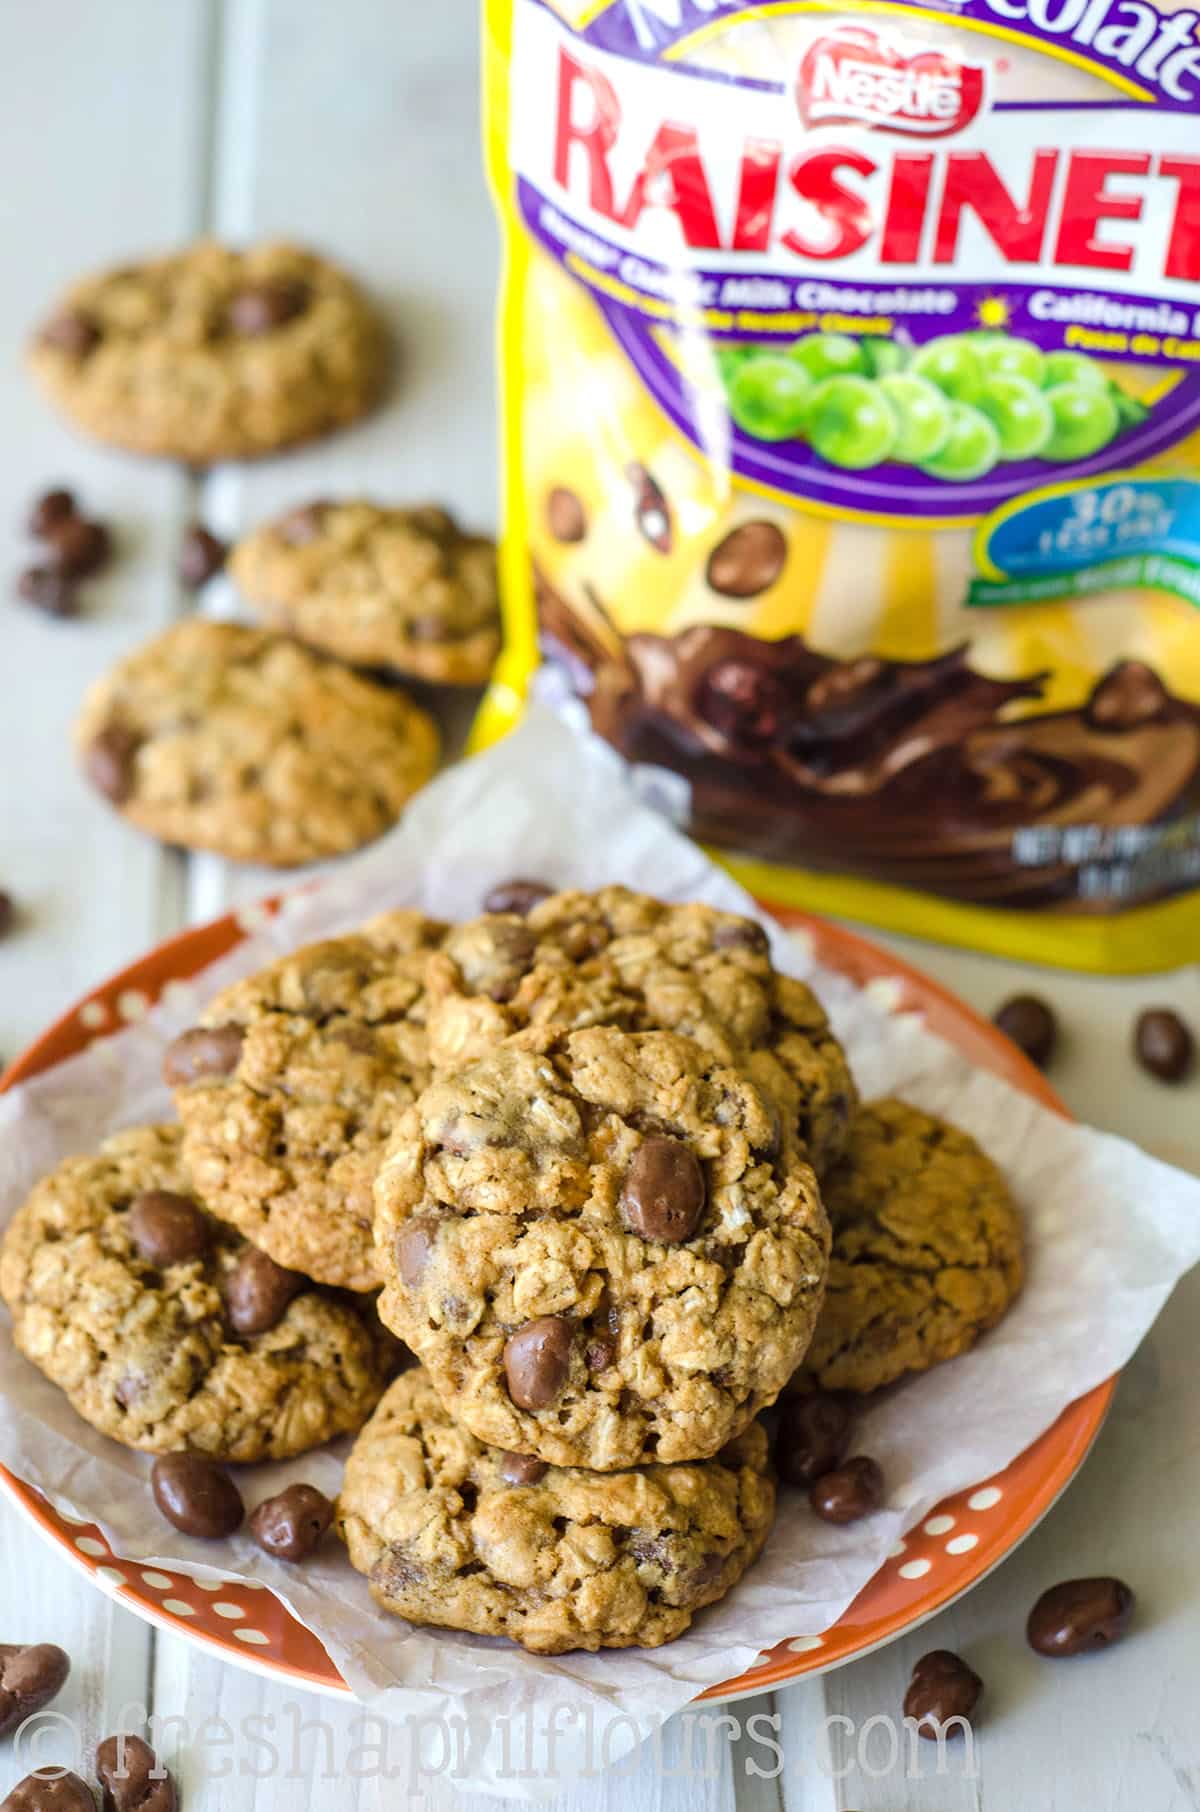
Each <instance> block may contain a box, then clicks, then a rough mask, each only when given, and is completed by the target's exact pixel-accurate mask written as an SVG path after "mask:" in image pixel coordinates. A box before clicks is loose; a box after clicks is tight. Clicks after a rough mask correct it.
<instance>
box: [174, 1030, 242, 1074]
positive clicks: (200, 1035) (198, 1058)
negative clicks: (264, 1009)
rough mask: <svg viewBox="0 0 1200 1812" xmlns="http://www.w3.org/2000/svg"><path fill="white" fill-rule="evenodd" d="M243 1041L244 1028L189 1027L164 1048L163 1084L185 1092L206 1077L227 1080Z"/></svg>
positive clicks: (240, 1052) (239, 1053)
mask: <svg viewBox="0 0 1200 1812" xmlns="http://www.w3.org/2000/svg"><path fill="white" fill-rule="evenodd" d="M245 1039H246V1029H245V1027H244V1026H238V1025H224V1026H193V1028H192V1029H191V1031H190V1032H181V1033H180V1035H179V1037H178V1038H176V1039H175V1040H174V1042H173V1043H172V1044H170V1045H168V1047H167V1054H166V1056H165V1057H164V1058H163V1080H164V1081H165V1082H166V1084H167V1086H168V1087H169V1088H186V1087H187V1086H188V1084H189V1083H192V1082H201V1081H203V1080H204V1079H205V1078H206V1077H209V1076H213V1077H216V1076H231V1075H232V1074H233V1072H234V1070H236V1068H237V1066H238V1060H239V1058H240V1057H241V1054H242V1045H243V1044H244V1043H245Z"/></svg>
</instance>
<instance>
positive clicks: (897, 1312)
mask: <svg viewBox="0 0 1200 1812" xmlns="http://www.w3.org/2000/svg"><path fill="white" fill-rule="evenodd" d="M823 1192H824V1196H825V1206H826V1207H827V1209H828V1210H829V1219H830V1222H831V1224H832V1226H833V1255H832V1257H831V1259H830V1264H829V1283H828V1287H827V1289H826V1293H825V1306H824V1308H823V1309H822V1310H821V1314H820V1318H819V1320H818V1322H817V1331H816V1333H815V1334H814V1335H813V1342H812V1346H811V1347H810V1348H809V1351H808V1354H807V1357H806V1358H805V1361H804V1367H803V1374H802V1375H803V1376H804V1377H806V1378H812V1379H814V1380H815V1381H816V1382H817V1383H819V1384H821V1385H823V1386H824V1387H825V1388H826V1389H828V1390H851V1391H871V1390H878V1389H880V1388H881V1386H883V1385H885V1384H892V1383H894V1382H895V1380H896V1379H897V1378H901V1377H903V1376H904V1375H905V1373H907V1372H921V1371H925V1370H926V1368H927V1367H929V1366H931V1365H936V1364H937V1363H938V1362H939V1361H940V1360H943V1359H953V1358H955V1357H956V1356H957V1355H958V1354H959V1353H965V1352H966V1351H967V1349H968V1348H969V1347H971V1346H973V1345H974V1343H975V1341H976V1340H977V1339H978V1338H979V1336H980V1334H982V1333H984V1332H985V1331H986V1330H987V1329H988V1328H990V1327H994V1326H995V1324H996V1322H998V1321H999V1320H1000V1318H1001V1316H1002V1315H1003V1314H1004V1312H1005V1310H1006V1309H1007V1308H1008V1307H1009V1305H1010V1304H1011V1303H1012V1301H1013V1299H1014V1297H1015V1296H1016V1295H1017V1293H1018V1292H1019V1290H1020V1288H1021V1284H1022V1281H1023V1278H1024V1269H1025V1263H1024V1234H1023V1229H1022V1221H1021V1211H1020V1209H1019V1208H1018V1206H1017V1204H1016V1202H1015V1201H1014V1200H1013V1198H1012V1195H1011V1193H1010V1191H1009V1189H1008V1185H1007V1184H1006V1183H1005V1181H1004V1177H1003V1175H1002V1174H1001V1172H1000V1171H999V1169H998V1168H997V1166H996V1165H995V1164H993V1162H992V1160H991V1159H990V1158H989V1157H988V1156H987V1155H986V1154H985V1153H984V1152H982V1151H981V1150H980V1149H979V1147H978V1145H976V1143H975V1141H974V1139H972V1138H971V1137H970V1135H969V1134H968V1133H965V1132H962V1131H960V1129H959V1128H958V1127H957V1126H951V1125H950V1124H949V1123H948V1122H947V1121H945V1120H939V1119H937V1118H936V1117H935V1116H934V1115H933V1114H926V1113H922V1112H921V1110H920V1109H919V1108H916V1107H909V1106H908V1105H907V1103H906V1102H903V1101H875V1102H872V1103H871V1104H870V1105H869V1106H866V1107H862V1108H860V1109H859V1111H858V1112H857V1113H856V1114H855V1116H854V1118H853V1120H852V1121H851V1123H850V1139H849V1144H848V1146H847V1150H846V1154H845V1156H844V1157H843V1159H842V1161H841V1163H840V1164H839V1165H838V1166H837V1167H836V1169H834V1170H833V1171H832V1172H831V1173H830V1174H829V1176H827V1177H826V1178H825V1181H824V1184H823Z"/></svg>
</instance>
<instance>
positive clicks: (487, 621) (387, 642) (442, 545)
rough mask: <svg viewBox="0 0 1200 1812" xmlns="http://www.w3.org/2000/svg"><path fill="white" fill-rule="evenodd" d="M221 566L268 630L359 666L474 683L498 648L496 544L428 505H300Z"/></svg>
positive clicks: (485, 674)
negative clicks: (225, 566)
mask: <svg viewBox="0 0 1200 1812" xmlns="http://www.w3.org/2000/svg"><path fill="white" fill-rule="evenodd" d="M229 570H230V572H231V573H232V575H233V578H234V580H235V581H236V583H237V584H238V586H239V587H240V588H241V590H242V592H243V593H244V595H245V596H246V598H247V599H248V600H249V602H250V603H251V604H252V605H253V606H254V609H255V611H256V613H257V614H258V616H259V617H260V618H261V619H262V621H263V622H264V623H266V624H267V625H268V626H269V627H270V628H272V629H282V630H286V631H287V633H288V634H289V635H294V636H298V637H299V639H300V640H301V641H302V642H307V643H308V644H309V646H310V647H313V648H317V649H319V650H320V651H321V652H322V653H324V654H332V655H335V656H336V657H337V658H338V659H339V660H343V661H350V662H351V663H353V664H354V665H357V666H360V667H378V668H387V669H389V670H390V671H392V672H394V673H399V674H406V675H410V676H412V677H413V678H415V679H421V680H428V681H430V682H431V683H433V684H438V685H454V686H481V685H483V683H484V681H485V680H486V679H487V677H488V674H489V673H490V672H491V669H492V663H493V662H494V661H495V659H496V654H497V651H498V649H499V646H500V606H499V600H498V595H497V590H496V549H495V545H494V543H493V542H491V541H489V540H487V539H485V538H484V537H483V536H481V535H467V534H464V533H463V531H462V530H461V529H460V528H459V527H458V524H457V523H456V522H455V521H454V518H453V517H452V516H449V515H447V513H446V511H445V510H441V509H436V508H434V507H433V506H432V505H430V506H428V507H426V508H423V509H408V510H401V509H384V508H383V507H381V506H380V505H378V504H374V503H366V502H361V501H351V502H344V503H323V502H316V503H309V504H305V505H303V506H302V507H301V508H299V509H293V510H289V511H288V513H287V514H286V515H285V516H280V517H279V518H277V520H275V521H274V522H268V523H265V524H264V525H263V527H262V528H259V529H256V530H255V531H254V533H253V534H250V535H247V536H245V537H244V538H243V539H242V540H241V541H239V542H238V544H237V546H236V547H235V548H234V550H233V553H232V555H231V556H230V561H229Z"/></svg>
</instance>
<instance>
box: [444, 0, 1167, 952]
mask: <svg viewBox="0 0 1200 1812" xmlns="http://www.w3.org/2000/svg"><path fill="white" fill-rule="evenodd" d="M485 87H486V97H485V98H486V113H487V139H488V155H489V164H490V174H491V180H492V185H493V190H494V193H495V196H496V201H497V206H498V208H499V211H500V216H501V221H502V226H503V232H504V238H505V252H506V260H505V276H504V290H503V298H502V305H501V306H502V324H501V345H502V368H503V379H502V381H503V421H504V430H503V433H504V460H505V526H504V547H503V572H504V580H505V592H506V596H505V611H506V648H505V653H504V655H503V657H502V659H501V663H500V666H499V668H498V670H497V676H496V679H495V682H494V684H493V686H492V688H491V691H490V693H489V695H488V698H487V700H486V703H485V706H484V710H483V713H482V716H481V719H480V723H479V727H478V736H479V739H480V740H488V739H489V738H491V737H494V736H497V735H499V734H502V733H503V731H504V730H506V729H507V728H508V727H510V726H511V724H512V723H513V722H514V721H515V720H516V718H517V716H518V715H519V713H520V711H521V709H522V706H523V703H524V700H525V699H526V697H527V696H528V695H529V693H530V690H531V688H534V689H536V690H537V691H538V692H539V693H541V694H542V695H544V696H546V697H548V698H550V699H552V700H553V701H554V702H555V703H556V704H558V705H559V707H560V708H561V709H562V710H563V711H564V712H566V713H567V714H568V715H569V716H572V717H574V718H575V719H576V720H577V721H578V722H579V723H580V725H581V726H587V727H590V728H591V729H593V730H595V731H597V732H598V733H599V734H600V735H601V736H603V737H605V738H606V739H607V740H608V741H609V742H610V743H611V744H613V746H614V747H615V748H617V749H618V750H620V751H621V753H622V754H623V755H624V756H625V757H626V758H627V759H628V761H629V762H630V763H631V764H632V765H633V772H634V775H635V778H636V780H637V783H638V785H639V787H640V788H641V789H643V790H644V791H645V792H646V794H647V795H648V796H649V797H651V798H652V799H653V800H654V801H655V802H657V803H658V804H660V805H662V806H664V807H665V808H666V809H667V810H668V811H669V812H670V813H671V814H672V816H674V817H675V819H676V820H677V821H678V822H680V823H682V824H684V825H685V826H687V827H688V828H689V829H690V830H691V831H693V833H694V834H695V835H697V836H699V837H701V838H703V839H704V840H705V841H707V842H710V843H712V844H716V845H719V846H720V848H721V850H722V851H723V852H738V853H737V854H736V855H728V854H727V855H726V859H727V860H729V862H730V866H731V867H732V868H733V869H734V871H735V872H736V873H737V874H738V875H739V877H740V878H741V879H743V880H744V881H746V882H747V883H748V884H749V885H750V886H751V887H752V888H753V890H754V891H755V892H756V893H758V894H759V895H760V896H762V897H764V898H766V899H775V900H781V901H787V902H793V903H797V904H802V905H809V906H813V907H814V908H816V909H818V910H823V911H832V912H838V913H845V914H849V915H852V916H855V917H858V918H862V919H867V920H870V921H873V922H875V923H878V924H882V925H887V926H891V927H893V928H895V929H898V930H904V931H913V932H917V933H920V934H922V935H927V936H932V937H938V938H942V939H946V940H948V941H953V942H960V943H964V944H970V945H973V946H976V947H979V948H983V949H987V950H993V951H997V952H1003V953H1006V954H1010V955H1014V956H1021V957H1026V958H1030V959H1032V960H1035V961H1045V962H1056V963H1063V964H1068V965H1071V966H1076V967H1083V968H1095V969H1113V970H1120V969H1125V970H1140V969H1154V968H1163V967H1167V966H1168V965H1171V964H1176V963H1180V962H1183V961H1186V960H1189V959H1194V958H1196V957H1200V615H1198V614H1197V610H1198V606H1200V37H1198V21H1197V12H1196V11H1194V10H1192V9H1190V8H1187V7H1182V6H1174V5H1170V4H1168V5H1162V4H1152V3H1151V0H957V3H956V4H948V5H946V6H944V7H938V8H935V7H932V6H929V5H921V4H917V3H914V0H860V3H859V4H853V5H844V6H838V5H831V4H825V3H824V0H758V3H757V4H753V5H747V4H742V3H740V0H485Z"/></svg>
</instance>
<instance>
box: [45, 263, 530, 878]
mask: <svg viewBox="0 0 1200 1812" xmlns="http://www.w3.org/2000/svg"><path fill="white" fill-rule="evenodd" d="M30 365H31V369H32V371H33V375H34V377H35V379H36V381H37V382H38V384H39V385H40V386H41V388H42V390H43V391H44V392H45V393H46V394H47V395H48V396H49V397H50V398H51V400H52V401H53V402H54V403H55V404H56V405H57V406H58V407H59V408H60V409H62V411H63V412H64V413H65V414H66V415H67V416H68V418H69V419H70V420H71V421H72V422H73V423H74V424H75V425H76V426H78V427H79V428H81V429H83V430H84V431H85V432H86V433H88V434H91V435H94V436H96V437H97V438H99V439H101V440H103V441H106V442H109V443H112V444H114V445H116V446H119V447H122V448H126V449H128V450H130V451H134V452H140V453H148V454H153V455H156V456H158V457H162V458H167V459H173V460H178V461H182V462H185V463H187V464H188V465H190V466H207V465H210V464H212V463H213V462H214V461H217V460H227V459H248V458H253V457H257V456H260V455H265V454H271V453H276V452H280V451H282V450H284V449H285V448H287V447H291V446H294V445H296V444H298V443H300V442H304V441H308V440H311V439H313V438H315V437H317V436H319V435H324V434H328V433H330V432H332V431H333V430H335V429H338V428H342V427H345V426H348V425H349V424H350V423H352V422H354V421H356V420H357V419H358V418H359V417H361V416H362V415H364V414H365V413H366V412H367V411H368V410H369V409H370V408H372V407H373V406H374V404H375V403H376V402H377V401H378V399H379V397H380V395H381V394H382V391H383V389H384V386H385V380H386V376H387V369H388V349H387V336H386V333H385V330H384V327H383V323H382V321H381V319H380V317H379V315H378V313H377V311H376V310H375V308H374V307H373V306H372V304H371V302H370V301H369V299H368V297H367V296H366V295H365V294H364V293H363V291H362V290H361V289H360V288H359V286H358V285H357V284H356V283H355V282H354V280H353V279H352V278H351V277H350V276H349V275H348V274H347V273H346V272H345V271H343V270H341V269H339V268H338V266H337V265H335V264H333V263H332V262H331V261H330V260H328V259H327V258H323V257H321V256H319V255H317V254H316V253H314V252H311V251H308V250H306V249H305V248H304V247H301V246H297V245H293V244H290V243H287V242H283V241H273V242H270V243H266V244H262V245H257V246H251V247H249V248H247V249H245V250H235V249H233V248H231V247H229V246H224V245H220V244H218V243H216V242H214V241H211V240H202V241H200V242H198V243H197V244H194V245H191V246H188V247H186V248H185V249H183V250H182V251H179V252H175V253H172V254H170V255H169V256H166V257H160V258H150V259H143V260H141V261H140V262H136V263H129V264H123V265H120V266H118V267H117V268H115V269H111V270H106V271H101V272H99V273H96V274H94V275H92V276H88V277H84V278H82V279H81V280H80V281H79V282H77V283H75V284H73V285H72V286H71V287H70V289H69V290H68V291H67V292H66V293H65V294H64V295H63V296H61V297H60V298H59V300H58V302H57V303H56V304H55V306H54V308H53V310H52V311H51V313H50V314H49V316H48V317H47V319H46V320H45V321H44V322H43V324H42V326H41V328H40V329H39V331H38V333H37V334H36V336H35V338H34V341H33V343H32V346H31V348H30ZM195 532H196V531H194V533H195ZM198 532H199V535H200V540H199V543H198V544H197V545H198V549H199V551H198V554H197V556H196V557H197V560H198V562H199V564H198V567H197V569H196V570H195V572H193V573H191V574H190V575H189V574H188V573H186V572H185V578H187V580H188V582H189V583H197V582H202V581H203V580H204V579H207V578H208V577H211V576H212V573H213V572H214V571H215V570H217V568H218V567H219V565H220V564H221V558H222V556H223V553H224V549H223V548H222V546H221V544H220V543H219V542H217V541H216V540H215V538H214V537H213V536H211V535H209V534H208V533H207V531H198ZM229 567H230V572H231V574H232V576H233V578H234V579H235V581H236V582H237V584H238V586H239V587H240V589H241V591H242V593H243V595H244V597H245V600H246V602H247V603H248V605H249V606H250V608H251V609H252V610H253V611H254V613H255V614H256V616H257V617H258V619H259V622H260V624H261V627H259V628H253V629H252V628H248V627H245V626H243V625H241V624H237V623H229V622H205V621H198V620H195V619H191V620H185V621H183V622H180V623H179V624H177V625H175V626H174V627H172V628H171V629H168V630H167V631H166V633H165V634H163V635H160V636H158V637H156V638H155V639H154V640H152V641H151V642H149V643H147V644H146V645H145V646H144V647H142V648H140V649H137V650H136V651H135V652H134V653H132V654H131V655H129V656H128V657H127V658H125V659H124V660H122V661H121V662H120V663H119V664H118V665H117V667H116V668H115V669H114V670H113V671H112V672H111V673H110V674H108V675H107V676H105V677H104V678H103V679H101V680H100V681H99V682H98V683H97V684H96V685H95V686H94V687H93V688H92V690H91V692H90V693H89V695H88V697H87V699H86V700H85V703H84V706H83V710H82V714H81V716H80V719H79V722H78V725H77V729H76V744H77V751H78V755H79V759H80V763H81V765H82V767H83V770H84V772H85V774H86V775H87V777H88V779H89V780H90V781H91V783H92V785H93V786H94V787H95V788H96V789H97V791H98V792H100V793H101V794H102V795H103V796H104V797H105V798H106V799H107V800H108V801H109V803H110V804H111V805H113V806H115V807H116V809H117V810H118V811H120V812H121V813H122V814H123V816H125V817H126V818H127V819H128V820H129V821H130V822H131V823H133V824H134V825H136V826H137V827H138V828H139V829H141V830H143V831H146V832H148V833H149V834H150V835H152V836H156V837H160V838H162V839H163V840H164V841H165V842H168V843H172V844H178V845H181V846H182V847H184V848H188V849H206V850H213V851H215V852H216V853H218V854H219V855H223V856H226V857H228V858H230V859H231V860H234V861H250V862H259V863H264V864H268V865H272V866H277V867H292V866H297V865H300V864H303V863H309V862H315V861H320V860H323V859H325V858H327V857H332V856H337V855H341V854H344V853H346V852H347V851H349V850H352V849H356V848H358V847H360V846H361V845H362V844H364V843H367V842H369V841H370V840H371V839H373V838H375V837H377V836H379V835H380V834H381V832H383V831H384V830H386V829H387V828H388V827H389V826H390V825H391V824H393V823H394V822H395V820H396V819H397V818H398V817H399V815H400V813H401V811H402V809H403V807H404V805H405V804H406V803H407V801H408V800H409V798H411V796H412V794H413V793H414V792H415V791H416V790H417V789H418V788H419V787H421V786H423V785H424V784H425V782H426V781H427V780H428V779H429V777H430V775H431V774H432V772H433V770H434V767H435V766H436V763H437V757H438V749H439V741H440V738H439V732H438V728H437V725H436V723H435V721H434V717H433V716H432V715H431V714H430V712H429V711H428V710H427V709H426V708H425V706H424V705H423V704H418V703H417V702H416V701H415V700H414V699H413V698H411V697H409V696H407V695H406V693H405V692H403V691H401V690H400V689H399V686H398V685H397V683H396V682H397V681H398V680H400V681H416V682H418V683H423V684H430V685H436V686H453V687H460V686H474V687H478V686H482V685H483V684H484V682H485V681H486V679H487V677H488V674H489V672H490V670H491V667H492V663H493V661H494V660H495V657H496V654H497V651H498V649H499V644H500V630H499V605H498V597H497V585H496V557H495V548H494V546H493V544H492V542H491V541H490V540H488V539H486V538H485V537H482V536H477V535H471V534H467V533H466V532H464V531H463V530H462V529H461V528H460V527H459V525H458V524H457V522H456V521H455V520H454V518H453V517H452V516H450V515H448V514H447V512H446V511H445V510H443V509H440V508H437V507H434V506H432V505H427V506H422V507H418V508H411V509H401V508H392V507H384V506H382V505H379V504H376V503H371V502H368V501H364V500H360V499H349V500H344V501H341V502H328V501H325V500H316V501H310V502H306V503H305V504H303V505H302V506H300V507H298V508H293V509H290V510H288V511H287V512H286V513H285V514H284V515H282V516H280V517H278V518H277V519H276V520H274V521H271V522H268V523H265V524H263V525H261V526H260V527H258V528H256V529H254V530H253V531H252V532H251V533H249V534H247V535H246V536H245V537H244V538H243V539H242V540H241V541H240V542H239V543H238V544H237V545H236V547H235V548H234V549H233V552H232V555H231V557H230V561H229ZM49 577H50V578H51V579H53V577H54V574H53V573H51V574H50V575H49ZM427 702H428V701H427Z"/></svg>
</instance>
